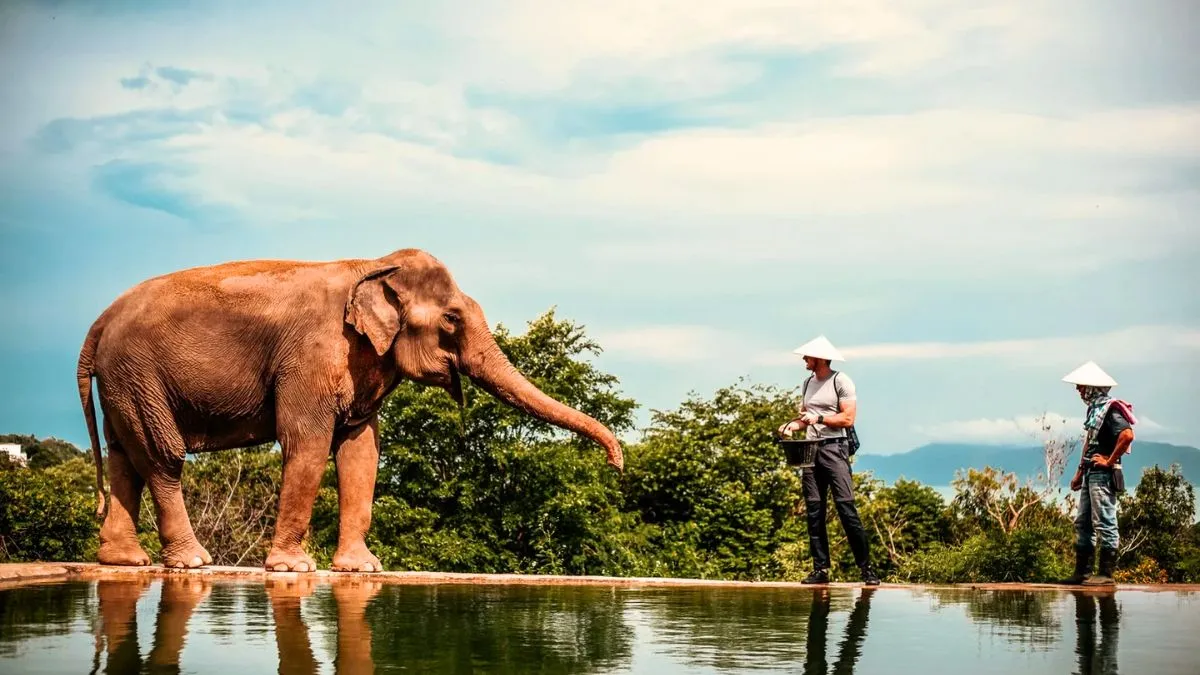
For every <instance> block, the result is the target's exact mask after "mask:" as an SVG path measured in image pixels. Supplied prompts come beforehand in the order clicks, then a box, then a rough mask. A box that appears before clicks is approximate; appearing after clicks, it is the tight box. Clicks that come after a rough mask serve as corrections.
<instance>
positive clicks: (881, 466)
mask: <svg viewBox="0 0 1200 675" xmlns="http://www.w3.org/2000/svg"><path fill="white" fill-rule="evenodd" d="M1078 463H1079V452H1078V450H1076V451H1075V452H1074V453H1073V454H1072V455H1071V456H1070V457H1069V458H1068V459H1067V467H1066V469H1065V472H1064V475H1063V478H1062V482H1063V484H1064V485H1066V484H1068V483H1070V482H1071V476H1072V475H1074V473H1075V467H1076V466H1077V465H1078ZM1155 464H1157V465H1158V466H1160V467H1162V468H1164V469H1165V468H1167V467H1169V466H1170V465H1171V464H1179V468H1180V470H1181V471H1182V472H1183V475H1184V477H1186V478H1187V479H1188V482H1190V483H1192V484H1193V485H1200V448H1193V447H1190V446H1186V445H1172V444H1170V443H1154V442H1151V441H1134V443H1133V452H1132V453H1130V454H1127V455H1125V456H1124V457H1122V458H1121V465H1122V467H1123V468H1124V469H1125V482H1126V487H1127V488H1128V489H1129V490H1132V489H1133V488H1134V487H1135V486H1136V485H1137V483H1138V481H1139V480H1140V479H1141V476H1142V470H1143V469H1145V468H1146V467H1150V466H1154V465H1155ZM985 466H991V467H994V468H997V469H1003V470H1005V471H1010V472H1014V473H1016V474H1017V475H1018V476H1020V477H1021V478H1022V479H1024V478H1027V477H1033V476H1036V475H1037V473H1038V472H1039V471H1043V470H1045V460H1044V458H1043V453H1042V449H1041V448H1039V447H1033V446H1000V445H975V444H961V443H933V444H929V445H923V446H921V447H919V448H916V449H914V450H910V451H908V452H903V453H900V454H896V455H870V454H865V453H859V454H858V455H856V456H855V462H854V471H855V472H859V471H872V472H874V474H875V477H876V478H879V479H881V480H883V481H885V482H887V483H889V484H890V483H893V482H895V481H896V479H897V478H901V477H903V478H906V479H908V480H917V481H920V482H922V483H924V484H926V485H934V486H940V485H949V484H950V481H952V480H954V472H955V470H957V469H963V470H965V469H967V468H969V467H970V468H976V469H981V468H983V467H985Z"/></svg>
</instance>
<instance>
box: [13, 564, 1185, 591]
mask: <svg viewBox="0 0 1200 675" xmlns="http://www.w3.org/2000/svg"><path fill="white" fill-rule="evenodd" d="M172 575H189V576H200V577H205V578H209V579H227V580H243V581H250V580H262V581H265V580H269V579H270V580H274V579H279V580H284V579H297V578H304V579H314V580H319V581H334V580H337V579H370V580H372V581H380V582H384V583H394V584H472V585H480V586H482V585H539V586H609V587H612V586H621V587H634V588H704V587H717V588H791V589H812V588H822V586H815V587H814V586H805V585H804V584H801V583H799V582H792V581H723V580H717V579H674V578H657V577H656V578H645V577H602V576H561V575H538V574H470V573H461V572H332V571H330V570H318V571H316V572H271V571H267V570H265V569H261V568H257V567H222V566H215V565H214V566H210V567H202V568H199V569H191V570H181V569H171V568H166V567H163V566H161V565H150V566H148V567H117V566H108V565H100V564H97V563H10V564H3V565H0V589H3V588H7V587H11V586H13V585H24V584H26V583H29V582H34V581H57V580H62V579H86V580H94V579H105V578H114V577H128V576H157V577H163V576H172ZM861 586H862V584H861V583H847V582H840V583H831V584H828V585H827V586H824V587H825V588H855V587H861ZM878 588H881V589H888V588H892V589H897V588H899V589H910V590H912V589H923V588H931V589H938V588H940V589H961V590H986V591H1004V590H1009V591H1011V590H1047V591H1053V590H1058V591H1063V590H1081V589H1082V590H1089V591H1095V592H1106V591H1112V590H1113V587H1111V586H1110V587H1080V586H1064V585H1059V584H1029V583H964V584H945V585H938V584H930V585H924V584H889V583H885V584H882V585H880V586H879V587H878ZM1116 590H1122V591H1146V592H1197V591H1200V584H1120V585H1118V586H1117V587H1116Z"/></svg>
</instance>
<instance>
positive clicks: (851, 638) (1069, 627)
mask: <svg viewBox="0 0 1200 675" xmlns="http://www.w3.org/2000/svg"><path fill="white" fill-rule="evenodd" d="M1198 631H1200V598H1197V596H1196V594H1192V593H1184V592H1179V593H1174V592H1163V593H1149V592H1137V591H1119V592H1117V593H1115V594H1114V593H1111V592H1107V593H1103V592H1089V593H1084V592H1054V591H992V592H987V591H970V590H958V589H923V590H918V589H902V588H880V589H874V590H870V589H863V588H861V587H859V588H836V589H828V590H824V591H822V590H810V589H802V590H793V589H771V588H754V589H747V588H690V589H683V588H671V589H632V588H620V587H612V588H608V587H578V586H577V587H553V586H465V585H420V586H415V585H400V584H389V583H386V582H380V581H364V580H360V579H353V580H350V579H346V580H339V581H336V582H329V581H326V580H321V581H318V580H315V579H303V578H302V579H300V580H295V579H286V580H283V579H273V580H269V581H267V582H266V583H263V582H261V581H259V582H239V581H220V580H211V579H205V578H203V577H189V576H173V577H167V578H159V579H150V578H132V577H131V578H128V579H111V580H103V581H75V582H59V583H51V584H39V585H33V586H25V587H19V588H13V589H9V590H2V591H0V673H25V674H28V675H33V674H35V673H85V672H86V673H135V672H177V673H178V672H181V673H221V674H223V675H229V674H232V673H275V672H278V673H285V674H287V673H343V674H344V673H372V672H374V673H388V672H437V673H466V672H500V673H657V674H662V675H666V674H669V673H752V672H762V673H767V672H791V673H889V674H891V673H920V674H921V675H929V674H931V673H971V674H972V675H978V674H982V673H1022V674H1025V675H1033V674H1037V673H1056V674H1061V673H1118V672H1124V673H1138V674H1143V673H1193V674H1194V673H1197V672H1200V661H1197V658H1196V657H1197V653H1198V652H1197V649H1196V648H1195V640H1196V635H1197V634H1198Z"/></svg>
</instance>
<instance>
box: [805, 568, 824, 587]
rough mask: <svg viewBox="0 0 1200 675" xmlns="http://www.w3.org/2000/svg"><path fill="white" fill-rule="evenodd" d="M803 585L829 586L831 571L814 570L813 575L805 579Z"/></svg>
mask: <svg viewBox="0 0 1200 675" xmlns="http://www.w3.org/2000/svg"><path fill="white" fill-rule="evenodd" d="M800 583H802V584H827V583H829V570H813V572H812V574H810V575H808V576H807V577H805V578H804V580H803V581H801V582H800Z"/></svg>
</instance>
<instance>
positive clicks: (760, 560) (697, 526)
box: [626, 386, 803, 579]
mask: <svg viewBox="0 0 1200 675" xmlns="http://www.w3.org/2000/svg"><path fill="white" fill-rule="evenodd" d="M792 409H793V404H792V401H791V400H790V394H789V393H788V392H781V391H777V390H775V389H773V388H771V387H764V386H753V387H745V386H735V387H728V388H724V389H721V390H719V391H718V392H716V395H715V396H714V397H713V399H712V400H701V399H699V398H696V397H695V396H693V397H691V398H689V400H687V401H686V402H684V404H683V405H682V406H681V407H680V409H679V410H677V411H668V412H659V411H656V412H655V414H654V416H653V421H652V423H651V426H650V428H649V430H648V431H647V434H646V438H645V440H644V441H643V442H642V443H640V444H638V445H636V446H634V447H631V448H630V451H629V456H630V459H629V462H628V468H627V472H628V477H627V481H626V504H627V505H628V507H629V508H630V509H631V510H633V511H634V512H635V513H637V514H638V515H639V516H640V517H641V519H642V521H643V522H645V523H646V524H647V525H649V526H650V528H649V529H648V532H649V533H650V536H651V537H652V541H655V542H658V543H659V545H660V546H663V545H665V546H668V547H671V548H673V549H675V550H674V551H673V552H672V553H673V555H664V556H662V557H661V558H660V561H659V565H658V566H657V569H658V570H659V572H658V573H660V574H662V575H664V576H698V577H701V578H706V577H717V578H736V579H770V578H774V577H776V576H778V575H779V574H780V572H781V566H780V561H778V560H777V559H776V557H775V556H774V552H775V550H776V549H777V548H778V547H779V546H780V545H782V544H784V543H786V542H789V541H793V540H795V539H796V538H797V537H799V536H802V534H803V523H802V519H801V518H797V517H796V516H797V514H800V515H802V514H803V496H802V495H801V490H800V481H799V478H798V477H797V476H796V475H795V474H794V473H793V472H792V471H790V470H788V469H787V468H786V467H785V466H784V464H783V456H782V451H781V449H780V448H779V447H778V446H777V445H775V444H774V442H773V440H772V439H773V435H772V432H773V431H774V430H775V429H776V428H777V427H778V426H779V423H780V422H779V421H780V419H787V418H789V417H790V416H791V410H792ZM681 545H686V546H687V547H688V549H689V550H688V551H680V550H678V547H680V546H681Z"/></svg>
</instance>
